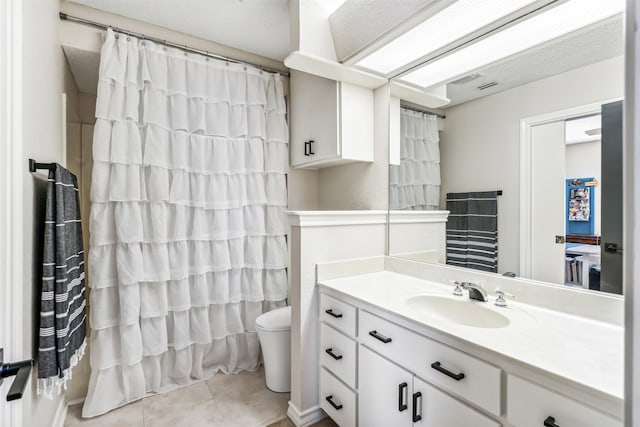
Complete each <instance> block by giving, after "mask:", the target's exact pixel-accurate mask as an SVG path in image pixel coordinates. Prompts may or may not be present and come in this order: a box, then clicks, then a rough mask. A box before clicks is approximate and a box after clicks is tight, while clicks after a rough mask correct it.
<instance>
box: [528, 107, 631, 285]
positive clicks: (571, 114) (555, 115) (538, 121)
mask: <svg viewBox="0 0 640 427" xmlns="http://www.w3.org/2000/svg"><path fill="white" fill-rule="evenodd" d="M621 100H622V98H615V99H609V100H603V101H600V102H594V103H591V104H585V105H579V106H576V107H571V108H566V109H563V110H558V111H552V112H549V113H545V114H540V115H537V116H532V117H526V118H524V119H520V276H521V277H527V278H528V277H531V271H532V265H531V264H532V259H533V256H532V255H533V228H534V227H533V222H532V221H533V218H532V216H531V207H532V206H533V200H532V197H533V192H532V186H533V179H532V175H533V167H534V165H533V156H532V144H533V140H532V128H533V127H534V126H539V125H544V124H548V123H554V122H559V121H565V120H569V119H573V118H576V117H581V116H586V115H589V114H594V113H600V108H601V107H602V105H603V104H607V103H610V102H615V101H621Z"/></svg>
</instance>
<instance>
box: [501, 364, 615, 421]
mask: <svg viewBox="0 0 640 427" xmlns="http://www.w3.org/2000/svg"><path fill="white" fill-rule="evenodd" d="M620 415H622V414H620ZM507 419H508V420H509V422H510V423H511V424H513V425H514V426H517V427H540V426H542V425H544V426H554V425H555V426H559V427H622V421H621V420H617V419H613V418H611V417H610V416H608V415H606V414H603V413H602V412H600V411H598V410H596V409H594V408H591V407H589V406H586V405H583V404H582V403H579V402H577V401H575V400H573V399H571V398H569V397H566V396H564V395H562V394H559V393H556V392H554V391H551V390H548V389H546V388H544V387H541V386H539V385H537V384H534V383H532V382H529V381H526V380H524V379H522V378H520V377H516V376H515V375H509V376H508V377H507Z"/></svg>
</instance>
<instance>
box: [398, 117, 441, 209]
mask: <svg viewBox="0 0 640 427" xmlns="http://www.w3.org/2000/svg"><path fill="white" fill-rule="evenodd" d="M439 140H440V138H439V135H438V122H437V119H436V116H434V115H430V114H425V113H419V112H415V111H411V110H407V109H401V110H400V164H399V165H393V166H391V167H390V168H389V206H390V208H391V209H399V210H433V209H439V206H440V148H439Z"/></svg>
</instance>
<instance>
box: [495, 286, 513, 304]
mask: <svg viewBox="0 0 640 427" xmlns="http://www.w3.org/2000/svg"><path fill="white" fill-rule="evenodd" d="M495 293H496V295H497V297H496V301H495V303H494V304H495V305H497V306H498V307H506V306H507V301H506V300H505V299H504V297H505V296H508V297H509V298H513V299H515V298H516V297H515V295H512V294H510V293H508V292H505V291H502V290H500V288H498V289H496V290H495Z"/></svg>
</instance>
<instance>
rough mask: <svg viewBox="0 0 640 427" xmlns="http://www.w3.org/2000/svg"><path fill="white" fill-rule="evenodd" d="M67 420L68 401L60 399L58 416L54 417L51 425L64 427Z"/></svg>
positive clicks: (57, 410)
mask: <svg viewBox="0 0 640 427" xmlns="http://www.w3.org/2000/svg"><path fill="white" fill-rule="evenodd" d="M66 419H67V401H66V400H65V399H64V397H63V398H62V399H60V402H58V408H57V409H56V414H55V416H54V417H53V422H52V423H51V427H64V421H65V420H66Z"/></svg>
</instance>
